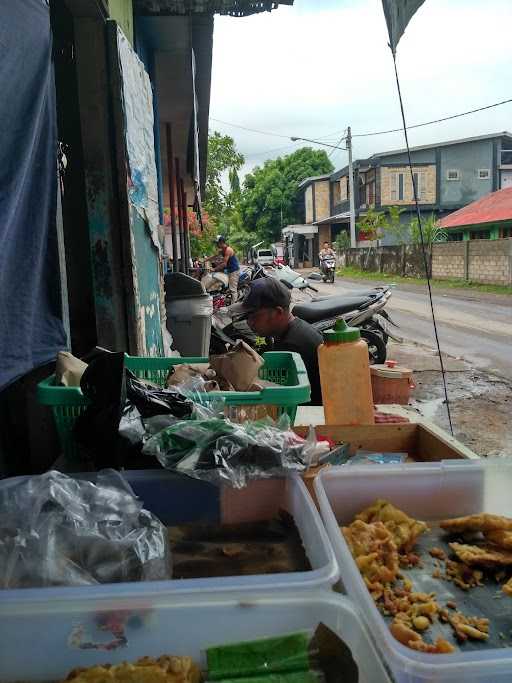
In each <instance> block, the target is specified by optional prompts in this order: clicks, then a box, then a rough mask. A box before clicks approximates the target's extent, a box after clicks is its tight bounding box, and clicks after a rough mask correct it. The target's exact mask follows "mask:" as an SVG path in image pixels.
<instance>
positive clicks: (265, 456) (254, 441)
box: [143, 416, 316, 488]
mask: <svg viewBox="0 0 512 683" xmlns="http://www.w3.org/2000/svg"><path fill="white" fill-rule="evenodd" d="M315 445H316V439H315V437H314V434H313V435H312V436H310V437H309V438H308V439H307V440H304V439H302V438H301V437H299V436H297V434H295V432H293V431H291V430H290V428H289V420H288V418H287V417H286V416H283V417H282V418H281V420H280V421H279V423H277V424H276V423H274V422H272V420H270V419H267V420H262V421H260V422H246V423H244V424H236V423H234V422H231V421H230V420H222V419H217V418H213V419H203V420H201V419H198V420H191V421H186V422H185V421H182V422H178V423H176V424H175V425H172V426H171V427H168V428H167V429H164V430H162V431H161V432H159V433H158V434H156V435H155V436H153V437H151V438H150V439H149V440H148V441H147V442H146V444H145V445H144V448H143V453H144V454H145V455H152V456H154V457H156V458H157V459H158V461H159V462H160V464H161V465H163V467H165V468H166V469H169V470H173V471H176V472H179V473H181V474H187V475H188V476H190V477H194V478H196V479H202V480H205V481H208V482H210V483H214V484H220V483H229V484H231V485H232V486H233V487H235V488H242V487H243V486H245V485H246V484H247V481H248V480H250V479H263V478H269V477H276V476H280V475H283V474H285V473H286V472H289V471H299V472H300V471H303V470H304V469H305V468H306V466H307V463H308V462H310V460H311V450H312V449H314V448H315Z"/></svg>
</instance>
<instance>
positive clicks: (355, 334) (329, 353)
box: [318, 320, 375, 425]
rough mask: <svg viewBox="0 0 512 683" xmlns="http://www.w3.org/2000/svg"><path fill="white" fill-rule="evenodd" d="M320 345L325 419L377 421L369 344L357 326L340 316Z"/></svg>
mask: <svg viewBox="0 0 512 683" xmlns="http://www.w3.org/2000/svg"><path fill="white" fill-rule="evenodd" d="M323 337H324V343H323V344H321V345H320V346H319V348H318V365H319V368H320V384H321V387H322V399H323V404H324V413H325V423H326V424H338V425H365V424H374V422H375V420H374V416H373V414H374V408H373V397H372V384H371V379H370V361H369V357H368V346H367V344H366V342H365V341H364V340H362V339H361V335H360V333H359V330H358V329H357V327H348V326H347V323H346V322H345V321H344V320H337V321H336V323H335V325H334V328H333V329H331V330H326V331H325V332H324V333H323Z"/></svg>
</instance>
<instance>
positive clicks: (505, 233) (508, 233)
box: [500, 225, 512, 239]
mask: <svg viewBox="0 0 512 683" xmlns="http://www.w3.org/2000/svg"><path fill="white" fill-rule="evenodd" d="M500 237H501V238H502V239H503V238H505V237H512V225H509V226H507V227H506V228H500Z"/></svg>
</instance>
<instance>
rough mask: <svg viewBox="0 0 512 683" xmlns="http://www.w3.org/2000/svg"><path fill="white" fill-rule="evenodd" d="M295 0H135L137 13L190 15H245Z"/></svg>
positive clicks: (270, 9)
mask: <svg viewBox="0 0 512 683" xmlns="http://www.w3.org/2000/svg"><path fill="white" fill-rule="evenodd" d="M293 2H294V0H279V1H277V0H135V1H134V3H133V9H134V11H135V13H136V14H153V15H166V14H167V15H169V14H175V15H180V14H181V15H189V14H229V15H230V16H233V17H245V16H249V15H250V14H258V13H259V12H270V11H272V10H274V9H277V8H278V7H279V5H293Z"/></svg>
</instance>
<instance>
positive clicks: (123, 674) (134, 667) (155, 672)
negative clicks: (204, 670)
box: [66, 656, 201, 683]
mask: <svg viewBox="0 0 512 683" xmlns="http://www.w3.org/2000/svg"><path fill="white" fill-rule="evenodd" d="M200 680H201V672H200V670H199V668H198V667H197V666H196V665H195V664H194V662H193V661H192V659H191V658H190V657H168V656H163V657H159V658H158V659H153V658H152V657H142V659H138V660H137V661H136V662H135V663H134V664H128V663H126V662H124V663H123V664H117V665H116V666H111V665H110V664H106V665H105V666H92V667H90V668H87V669H74V670H73V671H71V673H70V674H69V675H68V677H67V678H66V681H73V683H121V682H122V683H199V681H200Z"/></svg>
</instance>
